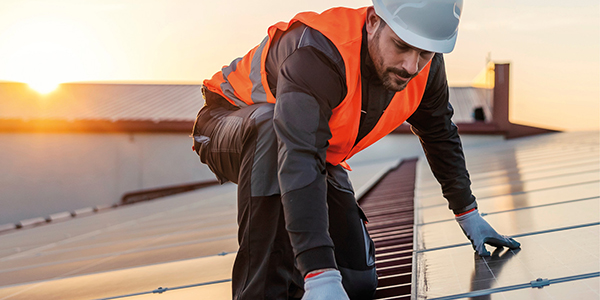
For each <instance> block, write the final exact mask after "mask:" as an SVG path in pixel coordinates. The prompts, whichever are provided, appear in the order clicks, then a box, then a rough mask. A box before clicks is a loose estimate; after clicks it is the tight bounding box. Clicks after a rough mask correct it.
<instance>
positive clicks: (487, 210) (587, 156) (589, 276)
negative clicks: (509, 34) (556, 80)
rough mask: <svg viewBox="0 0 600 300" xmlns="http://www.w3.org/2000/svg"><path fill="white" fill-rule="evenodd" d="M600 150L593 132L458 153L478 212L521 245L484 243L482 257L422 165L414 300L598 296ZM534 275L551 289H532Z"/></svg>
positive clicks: (416, 214) (509, 142) (599, 296)
mask: <svg viewBox="0 0 600 300" xmlns="http://www.w3.org/2000/svg"><path fill="white" fill-rule="evenodd" d="M599 144H600V141H599V139H598V132H588V133H557V134H549V135H543V136H537V137H532V138H521V139H515V140H511V141H501V142H498V143H494V144H492V145H487V146H482V147H478V148H474V149H467V150H466V151H465V154H466V157H467V161H468V164H469V171H470V174H471V175H472V176H471V177H472V181H473V183H472V184H473V191H474V194H475V196H476V197H478V200H477V201H478V206H479V210H480V212H481V213H482V215H483V216H484V218H485V219H486V220H487V221H488V222H489V223H490V224H491V225H492V226H493V227H494V228H495V229H496V230H497V231H498V232H500V233H502V234H506V235H509V236H513V237H515V238H516V239H517V240H518V241H519V242H520V243H521V245H522V246H521V249H517V250H508V249H496V251H494V250H495V248H494V247H492V246H487V248H488V250H490V252H493V255H492V257H488V258H482V257H479V256H478V255H476V254H475V252H474V251H473V248H472V246H471V245H470V243H469V241H468V240H467V239H466V237H465V236H464V234H463V233H462V231H461V230H460V227H459V226H458V224H456V222H455V221H454V218H453V215H452V213H451V211H448V209H447V203H445V200H443V198H442V197H441V192H440V190H439V187H436V186H435V185H434V184H433V183H434V182H433V180H434V179H433V176H432V175H431V173H430V171H429V170H428V166H427V165H426V164H423V163H419V166H418V167H417V169H418V171H417V174H419V175H418V177H417V188H416V196H415V207H416V210H415V225H416V227H415V228H416V233H415V234H416V239H415V242H416V245H415V248H416V249H417V250H416V257H415V259H416V261H415V264H416V270H417V271H416V273H417V274H416V276H415V277H414V278H416V282H414V283H413V284H415V288H414V294H413V296H415V299H439V300H449V299H462V298H471V297H474V299H598V298H600V295H599V289H598V286H599V283H600V277H599V276H600V257H599V253H600V201H599V200H600V179H599V168H598V166H599V161H600V160H599V159H598V158H599V157H600V151H599V148H600V147H599ZM488 161H489V162H490V163H486V162H488ZM436 190H437V191H436ZM436 192H437V193H439V194H438V195H437V196H436V194H435V193H436ZM538 278H540V279H539V280H540V281H539V282H541V283H546V279H547V280H548V281H547V282H548V283H549V284H550V285H545V286H544V285H542V287H541V288H532V284H531V282H532V281H535V280H537V279H538ZM560 295H569V296H568V297H566V298H565V297H561V296H560Z"/></svg>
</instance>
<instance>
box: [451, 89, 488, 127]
mask: <svg viewBox="0 0 600 300" xmlns="http://www.w3.org/2000/svg"><path fill="white" fill-rule="evenodd" d="M449 90H450V104H452V107H453V108H454V117H453V118H452V120H453V121H454V123H473V122H475V117H474V110H475V109H476V108H481V109H483V113H484V115H485V122H491V121H493V118H492V117H493V113H492V109H493V103H492V98H493V89H486V88H475V87H451V88H450V89H449Z"/></svg>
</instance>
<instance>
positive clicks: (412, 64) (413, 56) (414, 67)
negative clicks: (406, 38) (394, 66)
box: [402, 50, 421, 75]
mask: <svg viewBox="0 0 600 300" xmlns="http://www.w3.org/2000/svg"><path fill="white" fill-rule="evenodd" d="M419 59H421V56H420V55H419V51H416V50H412V51H409V52H408V53H407V54H406V56H405V59H404V61H403V63H402V68H403V69H404V70H406V72H408V73H410V75H414V74H416V73H417V72H418V71H419Z"/></svg>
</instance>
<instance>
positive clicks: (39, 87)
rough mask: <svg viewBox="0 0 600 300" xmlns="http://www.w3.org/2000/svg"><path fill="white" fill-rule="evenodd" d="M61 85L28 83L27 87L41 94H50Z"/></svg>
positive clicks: (46, 82)
mask: <svg viewBox="0 0 600 300" xmlns="http://www.w3.org/2000/svg"><path fill="white" fill-rule="evenodd" d="M59 84H60V83H58V82H50V81H37V82H28V83H27V85H28V86H29V87H30V88H31V89H33V90H35V91H36V92H38V93H40V94H48V93H50V92H52V91H54V90H55V89H56V88H57V87H58V85H59Z"/></svg>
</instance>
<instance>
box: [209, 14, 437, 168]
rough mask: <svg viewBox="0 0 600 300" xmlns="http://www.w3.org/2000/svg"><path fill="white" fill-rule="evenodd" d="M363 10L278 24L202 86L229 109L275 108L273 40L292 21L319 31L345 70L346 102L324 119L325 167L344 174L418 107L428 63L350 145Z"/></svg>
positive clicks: (357, 101)
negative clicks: (270, 63) (270, 68)
mask: <svg viewBox="0 0 600 300" xmlns="http://www.w3.org/2000/svg"><path fill="white" fill-rule="evenodd" d="M366 15H367V8H360V9H349V8H342V7H338V8H332V9H329V10H327V11H324V12H323V13H321V14H317V13H314V12H303V13H299V14H297V15H296V16H295V17H294V18H293V19H292V20H291V21H290V22H288V23H285V22H279V23H277V24H275V25H273V26H271V27H269V29H268V36H267V37H266V38H265V39H264V40H263V41H262V43H261V44H260V45H258V46H256V47H254V48H253V49H252V50H250V52H248V53H247V54H246V55H245V56H244V57H242V58H238V59H237V60H235V61H233V62H232V64H230V65H229V66H225V67H223V69H222V70H221V71H219V72H217V73H216V74H215V75H214V76H213V77H212V78H211V79H209V80H205V81H204V83H203V84H204V86H206V88H208V89H209V90H210V91H212V92H215V93H217V94H220V95H221V96H223V97H224V98H225V99H227V100H228V101H229V102H231V103H232V104H233V105H236V106H241V107H243V106H246V105H251V104H254V103H259V102H270V103H275V101H276V99H275V97H274V96H273V94H272V93H271V90H270V89H269V85H268V83H267V73H266V70H265V61H266V58H267V53H268V51H269V46H270V43H271V40H272V39H273V37H274V36H275V35H276V34H277V33H278V32H280V31H286V30H288V29H289V28H290V27H291V26H292V24H294V23H295V22H302V23H303V24H305V25H307V26H309V27H311V28H313V29H316V30H318V31H319V32H321V33H322V34H323V35H324V36H325V37H327V38H328V39H329V40H331V42H332V43H333V44H334V45H335V46H336V47H337V49H338V51H339V52H340V54H341V56H342V58H343V60H344V65H345V68H346V86H347V90H348V91H347V94H346V98H344V100H343V101H342V102H341V103H340V105H338V106H337V107H336V108H334V109H333V111H332V115H331V118H330V120H329V128H330V130H331V134H332V137H331V139H330V140H329V147H328V148H327V162H328V163H330V164H332V165H338V164H341V165H342V166H343V167H344V168H346V169H349V166H348V164H347V163H346V160H347V159H349V158H350V157H352V156H353V155H354V154H356V153H358V152H359V151H361V150H363V149H365V148H367V147H368V146H370V145H371V144H373V143H375V142H376V141H378V140H380V139H381V138H383V137H384V136H386V135H387V134H389V133H390V132H392V131H393V130H394V129H395V128H397V127H398V126H400V125H401V124H402V123H404V121H406V119H408V118H409V117H410V116H411V115H412V114H413V113H414V112H415V110H416V109H417V107H418V106H419V104H420V103H421V98H422V97H423V93H424V91H425V85H426V84H427V77H428V75H429V67H430V64H431V62H430V63H428V64H427V65H426V66H425V68H424V69H423V70H422V71H421V73H419V75H417V76H416V77H414V78H413V79H412V80H411V81H410V82H409V84H408V85H407V87H406V88H405V89H404V90H403V91H401V92H397V93H396V95H395V96H394V98H393V99H392V101H391V102H390V104H389V105H388V107H387V108H386V110H385V111H384V113H383V115H382V116H381V118H380V119H379V121H378V122H377V124H376V125H375V127H374V128H373V130H371V132H369V133H368V134H367V135H366V136H365V137H364V138H363V139H361V140H360V142H359V143H358V144H356V145H354V143H355V141H356V137H357V136H358V127H359V125H360V115H361V105H362V99H361V97H362V93H361V74H360V50H361V44H362V28H363V26H364V24H365V19H366Z"/></svg>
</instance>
